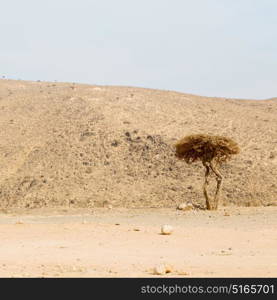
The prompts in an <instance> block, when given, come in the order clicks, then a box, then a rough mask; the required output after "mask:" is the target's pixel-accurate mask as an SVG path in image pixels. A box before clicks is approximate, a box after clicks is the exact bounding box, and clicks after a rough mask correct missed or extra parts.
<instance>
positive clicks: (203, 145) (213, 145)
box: [175, 134, 240, 210]
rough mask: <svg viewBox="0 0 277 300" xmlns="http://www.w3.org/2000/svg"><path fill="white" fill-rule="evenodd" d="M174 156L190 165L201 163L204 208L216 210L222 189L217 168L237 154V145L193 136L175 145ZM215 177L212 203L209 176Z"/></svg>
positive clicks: (228, 140) (217, 139)
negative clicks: (202, 167) (203, 179)
mask: <svg viewBox="0 0 277 300" xmlns="http://www.w3.org/2000/svg"><path fill="white" fill-rule="evenodd" d="M175 148H176V156H177V157H178V158H179V159H182V160H185V162H186V163H188V164H190V163H192V162H195V161H201V162H202V164H203V166H204V167H205V169H206V172H205V181H204V186H203V191H204V196H205V199H206V206H207V209H208V210H216V209H217V207H218V201H219V194H220V190H221V187H222V180H223V176H222V174H221V173H220V171H219V169H218V168H219V167H220V166H221V165H222V163H223V162H225V161H227V160H229V159H230V158H231V156H232V155H234V154H238V153H239V152H240V148H239V146H238V144H237V143H236V142H235V141H233V140H232V139H230V138H227V137H224V136H218V135H206V134H193V135H188V136H185V137H184V138H182V139H181V140H180V141H179V142H177V143H176V144H175ZM212 172H213V173H214V174H215V176H216V181H217V186H216V191H215V195H214V199H213V202H211V199H210V197H209V195H208V191H207V187H208V185H209V176H210V175H211V173H212Z"/></svg>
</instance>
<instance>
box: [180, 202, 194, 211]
mask: <svg viewBox="0 0 277 300" xmlns="http://www.w3.org/2000/svg"><path fill="white" fill-rule="evenodd" d="M177 209H179V210H184V211H186V210H192V209H193V205H192V204H191V203H181V204H179V205H178V207H177Z"/></svg>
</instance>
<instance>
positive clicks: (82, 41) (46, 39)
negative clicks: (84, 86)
mask: <svg viewBox="0 0 277 300" xmlns="http://www.w3.org/2000/svg"><path fill="white" fill-rule="evenodd" d="M0 3H1V9H0V76H6V77H8V78H13V79H26V80H49V81H54V80H58V81H70V82H83V83H92V84H105V85H128V86H140V87H149V88H159V89H167V90H177V91H181V92H187V93H193V94H200V95H207V96H222V97H236V98H254V99H262V98H270V97H276V96H277V1H276V0H43V1H42V0H24V1H23V0H8V1H5V0H0Z"/></svg>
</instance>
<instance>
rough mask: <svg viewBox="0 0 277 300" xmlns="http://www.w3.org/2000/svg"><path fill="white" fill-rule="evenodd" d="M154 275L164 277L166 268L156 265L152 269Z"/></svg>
mask: <svg viewBox="0 0 277 300" xmlns="http://www.w3.org/2000/svg"><path fill="white" fill-rule="evenodd" d="M153 273H154V275H165V274H166V267H165V266H164V265H158V266H156V267H155V268H154V272H153Z"/></svg>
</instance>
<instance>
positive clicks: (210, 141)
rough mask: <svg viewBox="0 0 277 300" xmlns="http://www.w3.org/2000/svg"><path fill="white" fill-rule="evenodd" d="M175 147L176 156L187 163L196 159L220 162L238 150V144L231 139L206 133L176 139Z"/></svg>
mask: <svg viewBox="0 0 277 300" xmlns="http://www.w3.org/2000/svg"><path fill="white" fill-rule="evenodd" d="M175 147H176V156H177V157H178V158H180V159H184V160H185V161H186V162H187V163H192V162H195V161H197V160H200V161H202V162H211V161H215V162H216V163H221V162H224V161H226V160H229V159H230V157H231V156H232V155H234V154H238V153H239V151H240V149H239V146H238V144H237V143H236V142H235V141H233V140H232V139H230V138H227V137H224V136H219V135H207V134H192V135H188V136H186V137H184V138H183V139H181V140H180V141H178V142H177V143H176V144H175Z"/></svg>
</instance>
